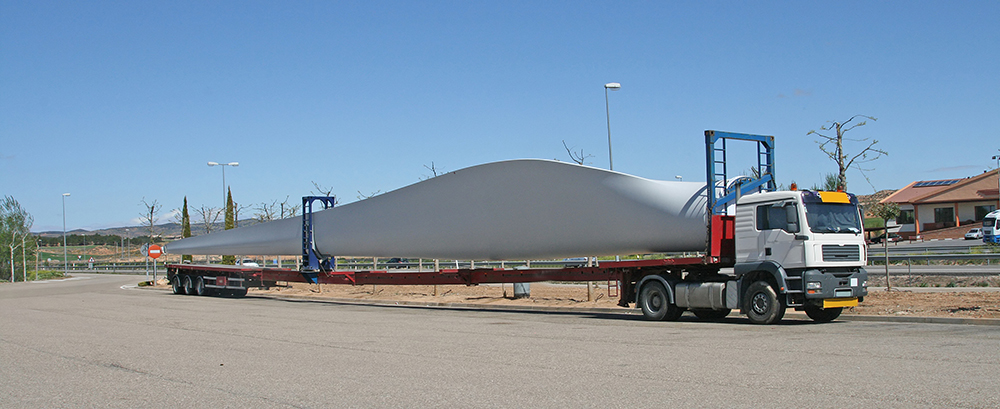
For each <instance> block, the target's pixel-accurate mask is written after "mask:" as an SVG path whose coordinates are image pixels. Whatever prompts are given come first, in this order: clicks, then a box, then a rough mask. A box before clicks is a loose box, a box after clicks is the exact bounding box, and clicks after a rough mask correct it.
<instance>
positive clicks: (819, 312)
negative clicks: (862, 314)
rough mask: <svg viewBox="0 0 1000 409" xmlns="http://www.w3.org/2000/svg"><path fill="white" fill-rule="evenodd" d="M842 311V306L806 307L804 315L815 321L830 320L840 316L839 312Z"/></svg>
mask: <svg viewBox="0 0 1000 409" xmlns="http://www.w3.org/2000/svg"><path fill="white" fill-rule="evenodd" d="M843 311H844V308H843V307H841V308H826V309H823V308H816V307H806V315H808V316H809V318H812V320H813V321H816V322H830V321H833V320H835V319H837V317H839V316H840V313H841V312H843Z"/></svg>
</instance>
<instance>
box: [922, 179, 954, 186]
mask: <svg viewBox="0 0 1000 409" xmlns="http://www.w3.org/2000/svg"><path fill="white" fill-rule="evenodd" d="M960 181H962V179H948V180H927V181H923V182H917V184H915V185H913V187H930V186H948V185H954V184H956V183H958V182H960Z"/></svg>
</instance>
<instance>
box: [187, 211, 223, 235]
mask: <svg viewBox="0 0 1000 409" xmlns="http://www.w3.org/2000/svg"><path fill="white" fill-rule="evenodd" d="M194 211H195V212H197V213H198V217H200V218H201V219H200V220H201V222H200V223H201V225H202V227H204V228H205V234H209V233H211V232H212V226H214V225H215V223H217V222H218V221H219V216H221V215H222V209H219V208H215V207H208V206H205V205H202V206H201V207H200V208H198V209H194Z"/></svg>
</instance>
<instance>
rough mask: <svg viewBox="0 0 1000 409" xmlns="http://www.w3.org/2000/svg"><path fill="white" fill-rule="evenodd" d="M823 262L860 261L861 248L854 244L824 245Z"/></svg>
mask: <svg viewBox="0 0 1000 409" xmlns="http://www.w3.org/2000/svg"><path fill="white" fill-rule="evenodd" d="M823 261H861V247H859V246H858V245H856V244H848V245H843V246H838V245H836V244H824V245H823Z"/></svg>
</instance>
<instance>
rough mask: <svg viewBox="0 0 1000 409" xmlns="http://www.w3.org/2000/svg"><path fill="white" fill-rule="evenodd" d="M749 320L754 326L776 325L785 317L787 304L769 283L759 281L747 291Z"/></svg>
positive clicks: (746, 306)
mask: <svg viewBox="0 0 1000 409" xmlns="http://www.w3.org/2000/svg"><path fill="white" fill-rule="evenodd" d="M746 294H747V297H746V301H745V302H746V305H745V306H744V307H745V308H746V311H747V318H749V319H750V322H752V323H754V324H767V325H769V324H775V323H777V322H778V321H781V318H782V317H784V316H785V303H784V302H783V301H782V300H781V299H779V297H778V293H776V292H775V291H774V287H771V284H768V282H767V281H763V280H761V281H757V282H755V283H753V284H750V288H748V289H747V293H746Z"/></svg>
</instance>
